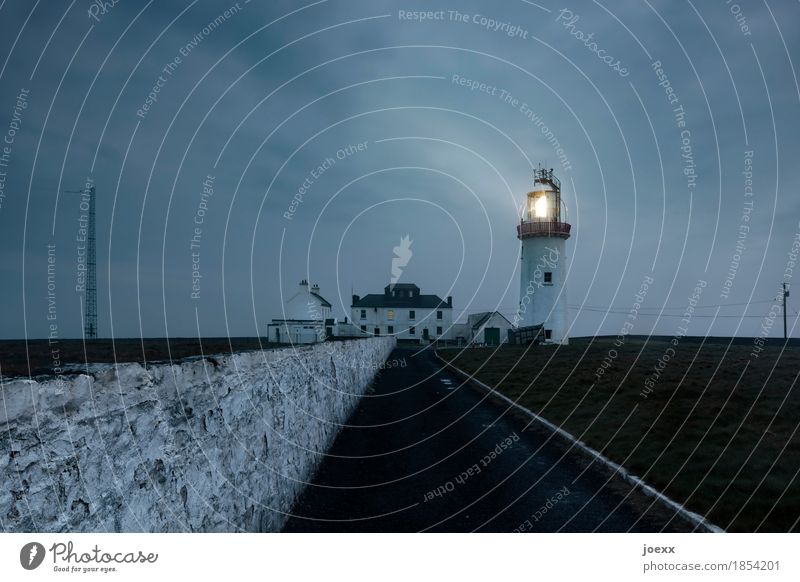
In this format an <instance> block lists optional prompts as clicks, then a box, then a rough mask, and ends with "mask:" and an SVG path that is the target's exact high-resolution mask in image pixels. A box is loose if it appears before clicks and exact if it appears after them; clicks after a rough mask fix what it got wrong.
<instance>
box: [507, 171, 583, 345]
mask: <svg viewBox="0 0 800 582" xmlns="http://www.w3.org/2000/svg"><path fill="white" fill-rule="evenodd" d="M570 229H571V226H570V225H569V224H567V223H566V222H562V216H561V182H559V181H558V178H556V177H555V176H554V175H553V170H552V169H550V170H546V169H542V168H540V169H538V170H536V172H535V173H534V181H533V192H528V196H527V200H526V203H525V208H524V209H523V211H522V217H521V220H520V224H519V225H518V226H517V237H518V238H519V239H520V241H521V246H522V251H521V261H522V264H521V268H520V292H519V317H518V323H519V327H520V331H524V329H525V328H530V327H531V326H541V332H540V335H539V339H540V341H546V342H552V343H560V344H566V343H568V342H569V338H568V336H567V328H568V321H569V318H568V313H567V289H566V281H565V276H566V262H567V261H566V252H565V249H566V243H567V239H568V238H569V234H570ZM525 335H526V334H522V336H521V337H525ZM528 337H530V335H529V334H528Z"/></svg>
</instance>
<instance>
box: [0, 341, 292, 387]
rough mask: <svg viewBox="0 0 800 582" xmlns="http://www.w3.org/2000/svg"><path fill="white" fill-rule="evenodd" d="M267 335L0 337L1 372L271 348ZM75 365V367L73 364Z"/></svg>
mask: <svg viewBox="0 0 800 582" xmlns="http://www.w3.org/2000/svg"><path fill="white" fill-rule="evenodd" d="M277 345H278V344H270V343H269V342H267V340H266V338H257V337H232V338H226V337H219V338H203V339H202V342H201V340H199V339H197V338H169V339H166V338H142V339H140V338H130V339H127V338H126V339H114V340H110V339H97V340H87V341H86V342H85V343H84V342H83V340H79V339H62V340H58V341H57V342H54V343H52V344H51V343H49V342H48V341H47V340H42V339H35V340H28V341H27V342H26V341H25V340H0V372H2V375H3V376H4V377H6V378H8V377H13V376H29V375H31V376H36V375H39V374H49V373H52V371H53V368H54V366H56V365H57V366H60V367H62V368H63V367H64V366H65V365H72V366H71V367H75V368H77V369H80V365H81V364H85V363H86V362H89V363H92V364H113V363H115V362H117V363H121V362H141V363H143V362H155V361H169V360H179V359H181V358H186V357H189V356H200V355H203V354H205V355H210V354H224V353H228V354H230V353H232V352H239V351H246V350H258V349H262V348H273V347H276V346H277ZM76 364H77V366H75V365H76Z"/></svg>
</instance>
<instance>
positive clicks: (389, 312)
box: [386, 309, 394, 321]
mask: <svg viewBox="0 0 800 582" xmlns="http://www.w3.org/2000/svg"><path fill="white" fill-rule="evenodd" d="M386 319H388V320H389V321H392V320H393V319H394V309H389V310H387V311H386Z"/></svg>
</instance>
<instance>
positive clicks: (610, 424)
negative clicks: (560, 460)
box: [440, 337, 800, 532]
mask: <svg viewBox="0 0 800 582" xmlns="http://www.w3.org/2000/svg"><path fill="white" fill-rule="evenodd" d="M752 346H753V344H752V341H745V342H742V341H739V342H737V344H736V345H731V346H728V345H727V342H720V341H719V340H717V341H716V342H715V343H713V344H711V343H706V344H705V345H703V343H702V341H701V340H697V339H693V338H692V339H690V338H684V339H683V340H682V341H681V342H680V343H679V345H678V346H677V347H674V346H672V345H671V344H670V343H669V342H668V341H664V340H657V341H645V340H643V339H634V338H630V337H629V338H627V340H626V341H625V342H624V343H623V344H622V346H620V347H618V346H615V345H614V343H613V341H612V340H611V339H605V338H595V339H593V340H588V339H583V340H574V341H572V342H571V344H570V345H569V346H558V347H556V346H533V347H531V348H529V349H528V348H524V347H517V346H509V347H503V348H500V349H494V348H479V349H468V350H465V351H459V350H454V349H450V350H441V351H440V355H442V356H443V357H444V358H446V359H448V360H450V361H452V362H453V363H454V364H455V365H457V366H458V367H460V368H461V369H462V370H465V371H468V372H471V373H473V374H475V375H476V377H477V378H478V379H480V380H481V381H483V382H484V383H486V384H489V385H490V386H493V387H495V388H496V389H497V390H499V391H500V392H502V393H504V394H505V395H507V396H509V397H510V398H512V399H513V400H516V401H518V402H519V403H520V404H522V405H523V406H525V407H526V408H528V409H530V410H532V411H534V412H536V413H537V414H540V415H541V416H543V417H544V418H546V419H548V420H549V421H551V422H553V423H555V424H557V425H559V426H562V427H563V428H564V429H565V430H567V431H568V432H570V433H572V434H573V435H575V436H576V437H578V438H579V439H581V440H583V441H584V442H586V443H587V444H589V446H591V447H593V448H595V449H597V450H598V451H601V452H602V453H603V454H605V455H606V456H607V457H609V458H611V459H612V460H614V461H616V462H617V463H620V464H621V465H623V466H625V467H626V468H628V469H629V470H630V471H632V472H633V474H635V475H638V476H639V477H641V478H643V479H644V480H645V481H646V482H648V483H649V484H651V485H653V486H654V487H656V488H657V489H659V490H660V491H663V492H665V493H666V494H667V495H669V496H670V497H672V498H673V499H675V500H676V501H679V502H681V503H684V505H686V506H687V507H688V508H689V509H691V510H693V511H696V512H698V513H701V514H703V515H705V516H707V517H708V518H709V519H710V520H711V521H712V522H714V523H715V524H717V525H719V526H720V527H722V528H724V529H726V530H729V531H739V532H751V531H800V523H799V522H800V476H798V472H800V430H798V428H799V427H800V396H799V395H798V386H797V383H796V381H797V377H798V372H800V348H798V347H796V346H791V345H790V346H787V347H786V349H785V350H784V349H783V344H782V342H780V343H779V342H777V341H775V342H774V343H773V344H772V345H768V346H767V347H766V348H765V349H764V351H762V352H761V354H760V356H759V357H757V358H753V357H751V355H750V354H751V351H752ZM671 347H674V353H673V351H671V350H670V349H669V348H671ZM612 350H616V351H615V352H614V351H612ZM782 351H783V353H781V352H782ZM659 361H661V362H662V363H661V364H659ZM604 364H605V365H606V368H605V369H604V373H603V374H602V375H599V377H598V375H596V373H597V372H598V368H602V366H603V365H604ZM658 368H661V369H660V370H659V369H658Z"/></svg>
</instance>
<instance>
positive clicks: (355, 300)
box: [353, 295, 359, 305]
mask: <svg viewBox="0 0 800 582" xmlns="http://www.w3.org/2000/svg"><path fill="white" fill-rule="evenodd" d="M358 300H359V296H358V295H353V305H355V304H356V303H358Z"/></svg>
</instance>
